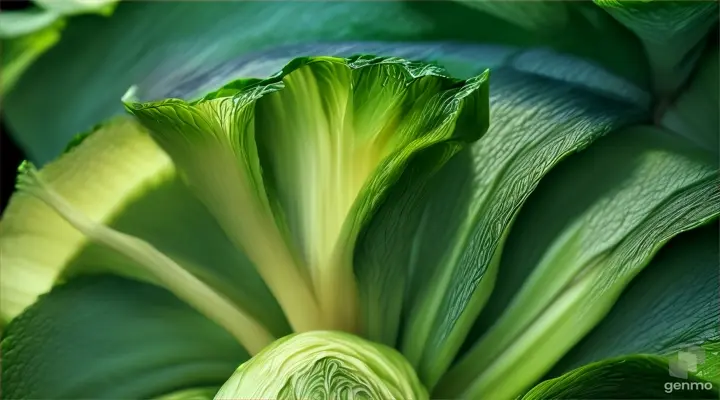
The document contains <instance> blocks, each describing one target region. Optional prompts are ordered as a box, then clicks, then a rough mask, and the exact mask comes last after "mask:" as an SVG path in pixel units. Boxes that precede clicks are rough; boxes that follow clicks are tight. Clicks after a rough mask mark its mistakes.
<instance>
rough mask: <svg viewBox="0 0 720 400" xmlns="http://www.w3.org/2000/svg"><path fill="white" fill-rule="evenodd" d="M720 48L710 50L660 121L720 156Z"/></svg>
mask: <svg viewBox="0 0 720 400" xmlns="http://www.w3.org/2000/svg"><path fill="white" fill-rule="evenodd" d="M718 60H720V57H719V56H718V47H717V45H710V46H708V49H707V51H706V52H705V54H704V55H703V57H702V58H701V59H700V61H699V62H698V66H697V69H696V70H695V72H694V75H693V76H692V77H691V80H690V82H689V85H688V86H687V87H686V88H684V90H683V92H682V93H681V94H680V96H679V97H678V98H677V99H676V100H675V102H674V103H673V104H671V105H670V106H669V108H668V109H667V110H663V111H664V114H663V115H662V116H661V118H660V125H662V126H663V127H665V128H667V129H669V130H671V131H673V132H676V133H678V134H680V135H682V136H684V137H686V138H687V139H689V140H690V141H692V142H693V143H695V144H697V145H698V146H700V147H702V148H705V149H707V150H708V151H712V152H715V153H716V154H717V153H718V152H720V117H719V115H718V113H719V111H718V110H720V94H718V90H717V88H718V87H720V82H719V81H720V80H719V79H718V76H720V68H718Z"/></svg>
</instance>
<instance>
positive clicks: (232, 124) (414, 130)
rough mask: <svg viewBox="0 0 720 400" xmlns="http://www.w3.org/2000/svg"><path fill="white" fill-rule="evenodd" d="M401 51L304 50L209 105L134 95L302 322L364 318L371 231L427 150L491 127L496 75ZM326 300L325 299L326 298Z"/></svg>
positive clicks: (344, 323) (455, 144)
mask: <svg viewBox="0 0 720 400" xmlns="http://www.w3.org/2000/svg"><path fill="white" fill-rule="evenodd" d="M440 72H441V71H440V70H438V69H437V68H435V67H431V66H428V65H424V64H413V63H409V62H406V61H403V60H399V59H385V58H374V57H356V58H352V59H348V60H345V59H340V58H331V57H315V58H304V59H297V60H295V61H293V62H291V63H290V64H288V66H286V67H285V68H284V69H283V71H282V73H280V74H278V75H276V76H274V77H273V78H271V79H268V80H267V81H262V82H258V81H247V80H245V81H240V82H236V83H233V84H231V85H228V86H227V87H225V88H223V89H221V90H219V91H218V92H215V93H211V94H209V95H207V96H206V97H205V98H203V99H202V100H200V101H197V102H193V103H186V102H183V101H180V100H167V101H163V102H158V103H149V104H131V105H128V109H129V110H130V111H131V112H132V113H133V114H134V115H136V116H137V117H138V118H139V119H140V121H141V122H142V123H144V124H146V125H147V126H148V128H149V129H150V130H151V132H152V135H153V137H154V138H155V139H156V140H157V141H158V143H159V144H160V145H161V146H162V147H163V148H164V149H165V150H166V151H167V152H168V154H169V155H170V156H171V157H172V158H173V160H174V162H175V163H176V164H177V166H178V168H179V169H180V170H182V171H183V173H184V174H185V176H186V177H187V179H188V180H189V182H190V185H191V186H193V187H194V188H195V192H196V194H197V195H198V197H199V198H200V199H201V200H202V201H203V202H204V203H205V204H206V205H207V207H208V208H209V210H210V211H211V212H212V213H213V214H214V215H215V217H216V218H217V220H218V222H219V223H220V225H221V226H223V229H224V230H225V232H226V233H227V234H228V236H229V237H230V238H231V240H233V242H234V243H235V245H236V246H237V247H238V248H241V249H243V250H244V252H245V253H247V254H248V256H249V258H250V259H251V260H252V261H253V263H254V264H255V266H256V267H257V269H258V271H259V273H260V274H261V275H262V276H263V278H264V279H265V281H266V282H267V283H268V285H269V287H270V288H271V290H272V291H273V294H274V295H275V297H276V298H277V299H278V301H279V302H280V304H281V305H282V307H283V309H284V310H285V312H286V314H287V315H288V318H289V319H290V321H291V324H292V325H293V328H294V329H295V330H296V331H300V332H302V331H306V330H311V329H320V328H325V329H341V328H342V329H345V330H349V331H354V330H355V329H356V324H357V321H356V319H357V317H356V314H357V310H356V302H355V279H354V277H353V271H352V253H353V250H354V244H355V239H356V236H357V234H358V232H359V230H360V229H361V228H362V227H363V226H364V225H365V224H366V223H367V220H368V219H369V218H370V217H371V216H372V214H373V213H374V211H375V209H376V208H377V204H378V203H379V202H381V201H382V200H383V198H384V197H385V192H386V191H387V190H388V188H389V187H391V186H392V184H393V183H394V182H395V181H396V180H397V178H398V176H399V175H400V173H401V172H402V170H403V168H404V166H405V165H406V164H407V163H408V161H409V160H410V159H411V158H412V157H414V155H415V154H416V153H419V152H421V151H424V150H426V149H429V148H431V147H433V146H435V145H442V146H445V147H446V148H447V150H448V153H447V154H446V155H445V156H444V157H438V159H437V160H436V161H435V162H433V164H434V165H436V166H438V167H439V166H440V165H442V163H443V162H444V161H445V160H446V159H447V158H448V156H449V155H451V154H452V153H454V152H457V151H458V150H459V148H460V146H461V144H462V143H463V142H467V141H472V140H476V139H477V138H478V137H480V136H481V135H482V134H483V133H484V131H485V129H486V128H487V118H488V110H487V89H486V85H487V74H483V75H481V76H479V77H477V78H473V79H471V80H468V81H458V80H453V79H449V78H446V77H444V76H441V75H439V74H440ZM316 296H317V298H316Z"/></svg>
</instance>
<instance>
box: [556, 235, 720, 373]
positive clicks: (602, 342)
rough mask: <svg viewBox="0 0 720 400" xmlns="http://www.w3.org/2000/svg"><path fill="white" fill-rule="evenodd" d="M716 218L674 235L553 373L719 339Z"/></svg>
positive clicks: (719, 292) (718, 264)
mask: <svg viewBox="0 0 720 400" xmlns="http://www.w3.org/2000/svg"><path fill="white" fill-rule="evenodd" d="M719 240H720V238H719V237H718V224H717V223H712V224H709V225H708V226H705V227H702V228H698V229H695V230H692V231H690V232H688V233H684V234H682V235H679V236H678V237H677V238H675V239H673V240H671V241H670V242H669V243H668V244H667V245H665V247H664V248H663V249H662V250H661V251H660V252H659V253H658V255H657V256H655V258H654V259H653V261H652V262H651V263H650V265H648V266H647V267H645V269H644V270H643V271H642V272H641V273H639V274H638V276H636V277H635V278H633V281H632V282H631V283H630V285H628V287H627V289H625V291H624V292H623V294H622V295H621V296H620V298H619V299H618V301H617V303H615V305H614V306H613V309H612V311H610V313H609V314H608V315H607V316H606V317H605V318H604V319H603V320H602V322H600V324H598V326H597V327H595V329H593V330H592V331H591V332H590V334H588V335H587V336H586V337H585V338H583V340H581V341H580V342H579V343H578V344H577V345H576V346H575V347H574V348H573V349H572V350H570V352H569V353H568V354H566V355H565V357H563V359H562V360H560V362H559V363H558V364H557V365H556V366H555V367H553V370H552V371H551V373H550V376H558V375H560V374H561V373H563V372H567V371H569V370H570V369H572V368H576V367H578V366H581V365H583V364H588V363H590V362H595V361H599V360H602V359H605V358H611V357H616V356H621V355H628V354H636V353H642V354H656V355H668V354H671V353H673V352H676V351H678V350H682V349H685V348H687V347H690V346H699V345H701V344H703V343H705V342H707V341H712V340H715V341H717V340H720V334H719V333H718V327H717V323H718V321H719V320H720V288H719V287H718V281H720V262H719V261H718V260H719V259H720V258H719V257H720V254H719V252H718V243H719Z"/></svg>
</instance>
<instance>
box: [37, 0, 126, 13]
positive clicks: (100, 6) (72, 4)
mask: <svg viewBox="0 0 720 400" xmlns="http://www.w3.org/2000/svg"><path fill="white" fill-rule="evenodd" d="M118 1H119V0H61V1H58V0H33V2H34V3H35V4H37V5H39V6H40V7H42V8H44V9H45V10H48V11H49V12H53V13H56V14H61V15H74V14H85V13H95V14H100V15H103V16H109V15H111V14H112V13H113V11H114V10H115V7H116V6H117V3H118Z"/></svg>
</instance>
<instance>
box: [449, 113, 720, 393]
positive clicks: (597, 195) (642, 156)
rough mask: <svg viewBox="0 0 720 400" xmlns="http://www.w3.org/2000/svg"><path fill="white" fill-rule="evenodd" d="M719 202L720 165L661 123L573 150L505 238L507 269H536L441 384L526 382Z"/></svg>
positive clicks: (463, 387) (494, 388)
mask: <svg viewBox="0 0 720 400" xmlns="http://www.w3.org/2000/svg"><path fill="white" fill-rule="evenodd" d="M571 194H574V195H571ZM718 213H720V185H718V179H717V166H716V165H713V163H712V161H711V160H710V159H709V158H708V157H707V154H705V153H699V152H697V151H696V150H694V149H691V148H690V147H689V146H688V145H687V143H685V142H684V141H682V139H679V138H676V137H673V136H672V135H670V134H669V133H667V132H665V131H663V130H661V129H658V128H652V127H635V128H631V129H626V130H622V131H618V132H615V133H613V134H612V135H610V136H609V137H607V138H606V139H604V140H603V141H599V142H597V143H596V144H594V145H593V146H592V147H590V148H589V149H588V150H586V151H585V152H583V153H581V154H578V155H577V156H575V157H572V158H570V159H568V160H567V162H565V163H563V164H562V165H561V166H560V167H559V168H558V169H557V170H555V171H553V173H552V174H551V175H550V176H548V177H546V178H545V179H544V180H543V182H542V183H541V185H540V187H539V188H538V190H537V191H536V192H534V193H533V196H532V197H531V198H530V199H529V200H528V202H527V203H526V205H525V206H524V208H523V211H522V212H521V213H520V214H519V215H518V217H517V219H516V220H515V224H514V227H513V230H512V233H511V237H510V238H509V239H508V243H507V245H506V247H505V249H504V250H503V258H502V264H501V266H500V270H501V271H502V270H503V269H506V268H507V269H508V271H513V270H515V269H518V270H519V271H527V270H531V271H532V272H531V273H530V274H529V276H528V278H527V279H526V280H525V281H524V284H523V285H522V287H521V289H520V290H519V292H518V293H517V294H515V295H514V297H513V298H512V301H511V302H510V304H509V305H508V306H507V308H505V310H504V311H503V312H502V314H501V315H500V317H499V318H498V319H497V320H496V321H495V322H494V324H493V325H492V326H491V327H490V329H489V330H487V331H486V332H485V333H484V335H483V336H481V337H480V340H479V341H478V342H477V343H476V344H475V345H474V346H473V347H472V349H471V350H470V351H469V352H467V353H466V354H464V355H463V357H462V358H461V359H460V361H459V362H458V363H457V364H456V365H455V366H453V368H452V369H451V370H450V371H449V373H448V374H447V375H445V377H443V380H442V381H441V382H440V384H439V385H438V387H437V392H436V394H437V395H439V396H442V397H455V396H458V395H462V396H467V397H471V398H474V397H477V396H481V395H482V396H488V397H490V398H509V397H513V396H515V395H517V394H519V393H521V392H522V391H523V390H524V389H526V388H527V387H528V386H529V385H531V384H532V383H533V382H534V381H535V380H536V379H538V378H540V377H541V376H542V375H543V374H544V373H546V372H547V371H548V370H549V368H550V367H551V366H552V365H553V364H554V363H555V362H556V361H557V360H558V359H559V358H560V357H561V356H562V355H563V354H564V353H565V352H567V351H568V350H569V349H570V348H571V347H572V346H573V345H574V344H575V343H577V342H578V341H579V340H580V339H581V338H582V337H583V336H584V335H585V334H586V333H587V332H588V331H589V330H590V329H591V328H592V327H593V326H595V325H596V324H597V323H598V322H599V321H600V320H601V319H602V318H603V317H604V316H605V314H606V313H607V312H608V311H609V310H610V308H611V307H612V305H613V303H614V302H615V300H616V299H617V297H618V296H619V295H620V293H621V292H622V290H623V289H624V287H625V286H626V285H627V283H628V282H629V281H630V280H631V279H632V278H633V277H634V276H635V275H636V274H637V273H638V272H640V270H642V268H643V267H644V266H645V265H647V264H648V262H649V261H650V259H651V258H652V256H653V255H654V254H655V252H657V250H658V249H659V248H660V247H661V246H662V245H663V244H664V243H665V242H667V241H668V240H669V239H670V238H672V237H673V236H675V235H676V234H678V233H680V232H683V231H686V230H689V229H692V228H694V227H696V226H698V225H701V224H703V223H705V222H707V221H709V220H710V219H712V218H714V217H716V216H717V215H718ZM520 274H522V272H520ZM501 281H502V279H498V282H501ZM496 290H497V291H498V293H500V291H501V290H502V289H501V288H500V287H498V288H497V289H496ZM501 297H502V296H501ZM496 307H497V305H496ZM480 321H488V320H483V315H481V316H480ZM489 321H492V319H489ZM528 359H532V360H533V362H527V361H526V360H528Z"/></svg>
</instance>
